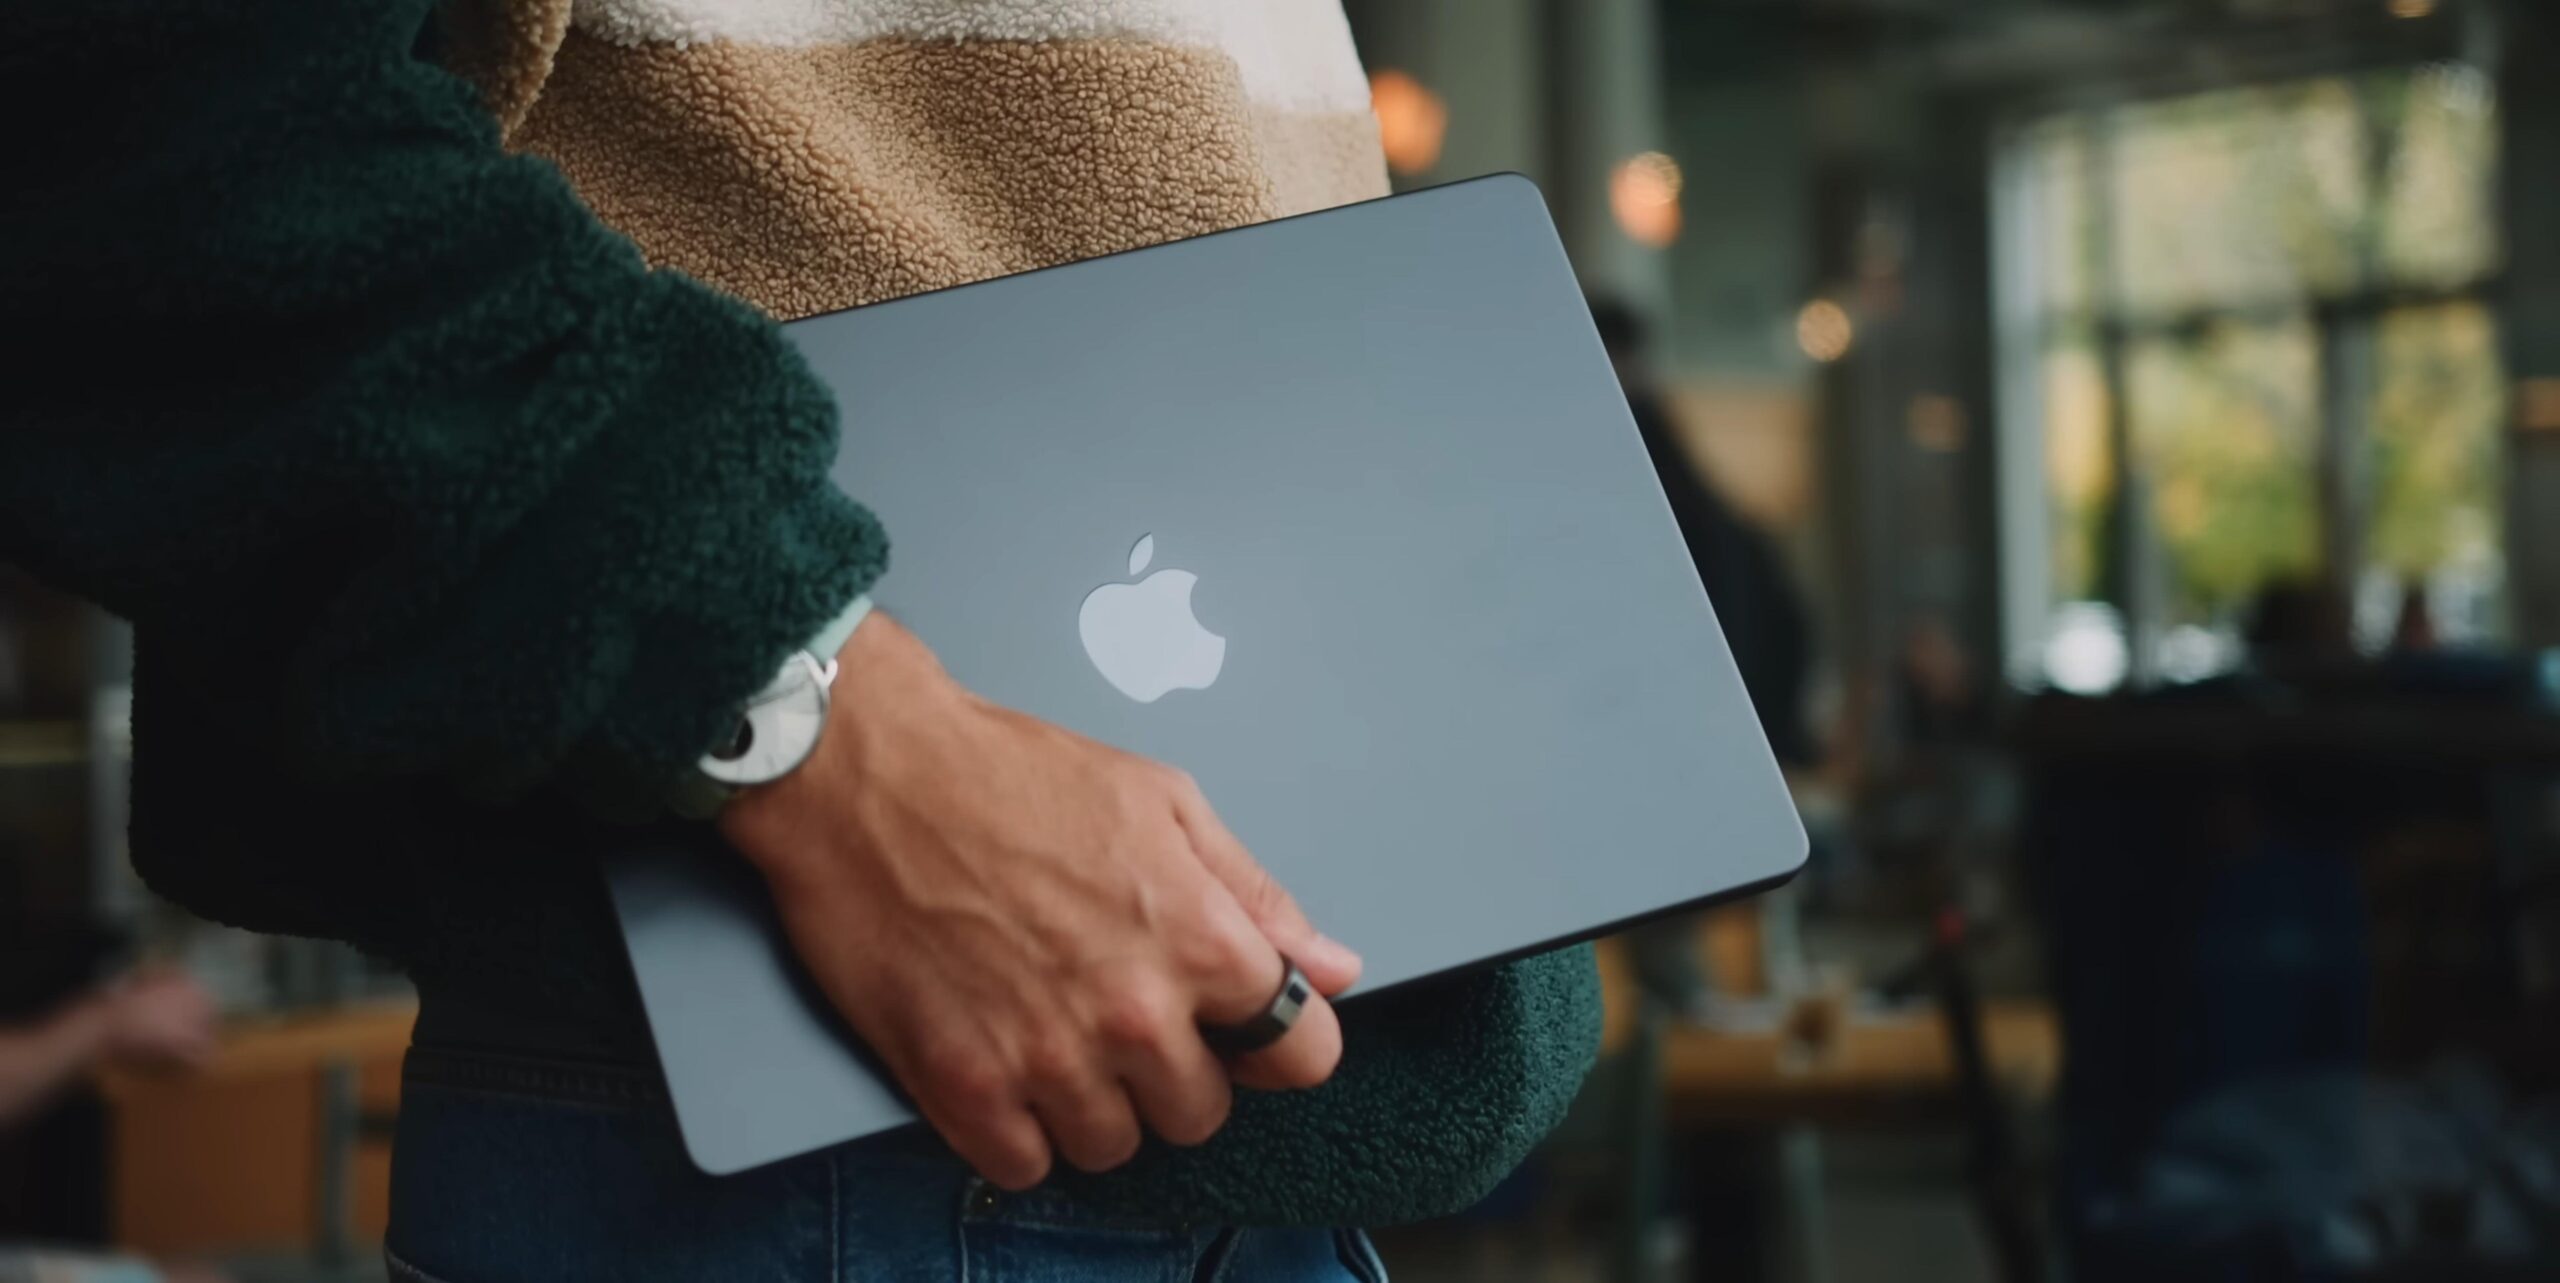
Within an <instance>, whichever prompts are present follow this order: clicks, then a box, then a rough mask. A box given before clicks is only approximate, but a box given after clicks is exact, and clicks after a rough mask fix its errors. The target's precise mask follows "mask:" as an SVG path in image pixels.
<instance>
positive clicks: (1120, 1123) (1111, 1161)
mask: <svg viewBox="0 0 2560 1283" xmlns="http://www.w3.org/2000/svg"><path fill="white" fill-rule="evenodd" d="M1038 1091H1039V1095H1038V1096H1037V1097H1036V1098H1035V1099H1034V1100H1033V1102H1032V1112H1033V1113H1035V1114H1037V1115H1038V1116H1039V1118H1040V1125H1041V1126H1042V1127H1043V1128H1044V1129H1046V1130H1047V1131H1048V1133H1049V1140H1050V1142H1051V1143H1052V1144H1054V1145H1056V1146H1057V1150H1058V1156H1059V1157H1061V1158H1064V1159H1066V1160H1067V1161H1068V1162H1070V1163H1073V1164H1075V1166H1076V1167H1078V1168H1079V1169H1081V1170H1084V1171H1088V1172H1107V1171H1110V1170H1111V1169H1112V1168H1114V1167H1118V1166H1119V1165H1121V1164H1122V1163H1125V1162H1128V1161H1129V1160H1130V1159H1131V1158H1133V1157H1135V1156H1136V1155H1137V1152H1138V1142H1139V1140H1140V1135H1139V1132H1138V1113H1137V1110H1136V1109H1134V1108H1132V1107H1131V1106H1130V1104H1129V1093H1128V1092H1127V1091H1126V1090H1124V1089H1123V1088H1122V1087H1121V1086H1120V1083H1119V1081H1118V1080H1117V1079H1108V1078H1086V1079H1082V1080H1079V1081H1075V1082H1067V1083H1056V1084H1052V1085H1049V1086H1046V1087H1042V1088H1040V1089H1038ZM999 1183H1000V1182H999Z"/></svg>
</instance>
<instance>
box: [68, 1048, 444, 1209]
mask: <svg viewBox="0 0 2560 1283" xmlns="http://www.w3.org/2000/svg"><path fill="white" fill-rule="evenodd" d="M416 1020H417V1007H416V1006H415V1004H413V1003H410V1002H406V1001H400V1002H386V1003H379V1004H372V1005H365V1006H356V1007H348V1008H344V1009H340V1010H335V1011H330V1012H326V1013H321V1014H315V1015H307V1016H299V1017H290V1018H282V1019H264V1020H254V1021H243V1022H239V1023H237V1024H234V1025H232V1026H231V1027H229V1028H228V1029H226V1030H225V1031H224V1033H223V1037H222V1045H221V1049H220V1051H218V1052H217V1053H216V1055H215V1057H214V1059H213V1062H212V1063H211V1064H209V1065H207V1066H206V1067H205V1068H204V1069H202V1070H199V1071H196V1072H193V1073H187V1074H145V1073H135V1072H130V1071H122V1070H118V1071H109V1072H106V1073H102V1074H101V1075H100V1076H99V1087H100V1089H101V1093H102V1094H103V1095H104V1096H105V1098H106V1101H107V1108H108V1114H109V1117H110V1119H111V1122H110V1127H109V1140H108V1146H109V1152H108V1161H109V1164H110V1167H109V1180H110V1183H111V1191H110V1201H109V1208H110V1212H111V1214H112V1216H113V1218H114V1232H115V1237H116V1241H117V1243H118V1244H119V1245H121V1246H124V1247H128V1248H132V1249H134V1250H136V1251H140V1252H144V1253H148V1254H152V1255H158V1256H203V1255H228V1254H234V1253H242V1252H294V1253H300V1252H308V1251H311V1250H314V1249H315V1248H316V1247H318V1246H319V1245H320V1244H321V1243H322V1241H323V1240H324V1239H325V1238H326V1237H328V1235H329V1234H330V1233H332V1232H333V1229H332V1226H331V1225H330V1224H328V1223H327V1222H329V1221H331V1220H333V1219H335V1220H337V1221H338V1222H339V1228H342V1229H344V1230H349V1231H352V1234H353V1235H354V1236H355V1237H357V1238H359V1239H363V1240H366V1241H378V1240H379V1239H380V1238H381V1235H382V1230H383V1226H384V1224H385V1223H386V1221H387V1220H388V1219H389V1215H390V1201H391V1200H390V1189H391V1145H390V1141H389V1139H388V1138H385V1137H365V1136H357V1137H355V1138H354V1139H353V1141H352V1144H353V1152H352V1155H351V1160H350V1156H349V1155H347V1154H345V1153H343V1152H338V1153H333V1152H332V1150H333V1149H338V1148H339V1147H342V1146H344V1145H346V1144H347V1143H349V1142H348V1139H347V1137H346V1136H344V1135H343V1134H339V1135H333V1125H332V1122H331V1120H330V1118H329V1113H330V1110H331V1107H332V1105H333V1103H334V1104H335V1105H337V1106H339V1107H342V1108H351V1109H352V1111H358V1112H361V1113H364V1114H375V1115H384V1116H387V1115H390V1114H393V1113H395V1112H396V1111H397V1110H398V1108H399V1101H400V1057H401V1054H402V1053H403V1052H405V1051H406V1050H407V1049H408V1046H409V1028H410V1026H411V1025H412V1024H414V1023H415V1022H416ZM333 1071H336V1076H335V1077H333ZM350 1080H351V1083H352V1089H353V1090H352V1100H351V1101H348V1100H337V1101H334V1102H333V1099H332V1098H333V1094H336V1093H338V1092H340V1091H341V1090H343V1086H344V1085H345V1084H348V1083H349V1082H350ZM340 1122H341V1124H342V1123H343V1119H342V1120H340ZM333 1171H334V1172H337V1173H338V1174H339V1175H340V1176H341V1177H342V1184H340V1186H339V1188H336V1189H331V1188H329V1186H330V1185H331V1184H332V1182H331V1181H330V1180H329V1179H328V1177H329V1175H330V1174H331V1173H332V1172H333Z"/></svg>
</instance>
